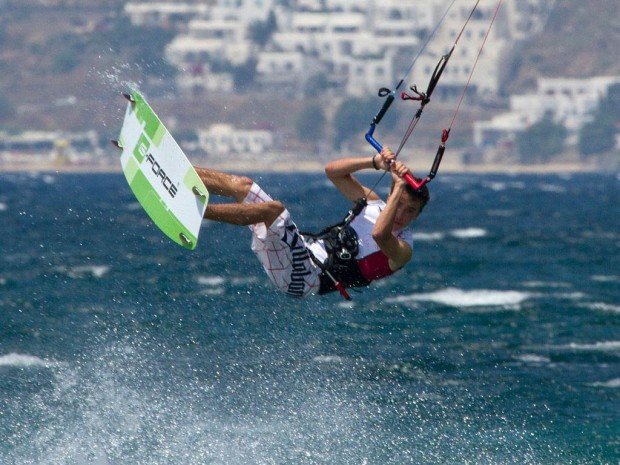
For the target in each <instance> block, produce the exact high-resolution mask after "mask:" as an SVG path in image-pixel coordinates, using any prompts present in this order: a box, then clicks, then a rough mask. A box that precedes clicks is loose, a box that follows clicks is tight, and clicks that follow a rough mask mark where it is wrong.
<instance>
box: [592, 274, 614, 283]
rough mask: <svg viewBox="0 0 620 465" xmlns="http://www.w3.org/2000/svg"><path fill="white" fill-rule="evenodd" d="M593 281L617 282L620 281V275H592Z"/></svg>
mask: <svg viewBox="0 0 620 465" xmlns="http://www.w3.org/2000/svg"><path fill="white" fill-rule="evenodd" d="M590 280H591V281H595V282H597V283H617V282H620V276H616V275H609V276H608V275H600V274H597V275H594V276H590Z"/></svg>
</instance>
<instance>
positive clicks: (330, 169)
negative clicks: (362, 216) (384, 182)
mask: <svg viewBox="0 0 620 465" xmlns="http://www.w3.org/2000/svg"><path fill="white" fill-rule="evenodd" d="M373 158H374V160H375V164H376V166H377V168H378V169H384V170H385V169H389V168H388V167H389V165H388V162H387V161H386V160H391V159H393V154H392V152H391V150H390V149H387V148H384V149H383V150H382V151H381V153H380V154H375V155H374V156H373V157H360V158H340V159H338V160H334V161H332V162H330V163H328V164H327V166H325V174H326V175H327V178H328V179H329V180H330V181H331V182H333V183H334V185H335V186H336V188H338V190H339V191H340V193H341V194H342V195H344V196H345V197H346V198H347V199H349V200H350V201H351V202H355V201H356V200H357V199H359V198H360V197H366V198H367V199H368V200H379V199H380V197H379V196H378V195H377V194H376V193H375V192H373V191H371V190H370V189H369V188H367V187H365V186H363V185H362V184H361V183H360V182H359V181H358V180H357V179H355V177H353V176H351V174H352V173H354V172H356V171H360V170H364V169H372V168H374V167H373V164H372V160H373Z"/></svg>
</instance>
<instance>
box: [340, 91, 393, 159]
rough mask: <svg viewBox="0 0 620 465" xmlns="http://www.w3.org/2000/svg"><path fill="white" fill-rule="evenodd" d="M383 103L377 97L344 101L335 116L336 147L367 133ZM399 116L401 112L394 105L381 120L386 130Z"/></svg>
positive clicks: (391, 126)
mask: <svg viewBox="0 0 620 465" xmlns="http://www.w3.org/2000/svg"><path fill="white" fill-rule="evenodd" d="M382 104H383V102H382V101H377V99H376V98H366V99H362V98H355V97H354V98H350V99H347V100H345V101H344V102H342V104H341V105H340V107H339V108H338V111H336V116H335V118H334V131H335V139H334V148H335V149H337V150H340V149H341V148H342V143H343V142H344V141H346V140H347V139H349V138H351V137H353V136H355V135H360V136H361V135H362V134H363V133H365V132H366V131H367V130H368V125H369V124H370V121H371V120H372V117H373V116H374V115H376V114H377V112H378V111H379V109H380V108H381V105H382ZM399 118H400V112H399V110H398V108H395V107H394V106H393V107H392V108H391V109H390V111H388V112H387V114H386V115H385V117H384V118H383V120H382V121H381V125H382V128H383V129H385V130H387V129H390V128H393V127H394V126H395V125H396V121H398V119H399Z"/></svg>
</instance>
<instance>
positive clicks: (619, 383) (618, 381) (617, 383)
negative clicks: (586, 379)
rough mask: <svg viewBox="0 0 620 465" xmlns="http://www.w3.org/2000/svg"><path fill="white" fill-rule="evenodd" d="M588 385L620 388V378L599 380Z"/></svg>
mask: <svg viewBox="0 0 620 465" xmlns="http://www.w3.org/2000/svg"><path fill="white" fill-rule="evenodd" d="M588 386H593V387H604V388H620V378H614V379H610V380H609V381H599V382H596V383H589V384H588Z"/></svg>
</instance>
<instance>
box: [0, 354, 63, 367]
mask: <svg viewBox="0 0 620 465" xmlns="http://www.w3.org/2000/svg"><path fill="white" fill-rule="evenodd" d="M55 365H57V363H56V362H51V361H49V360H45V359H42V358H39V357H35V356H34V355H25V354H18V353H10V354H7V355H2V356H0V367H15V368H36V367H43V368H49V367H52V366H55Z"/></svg>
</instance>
